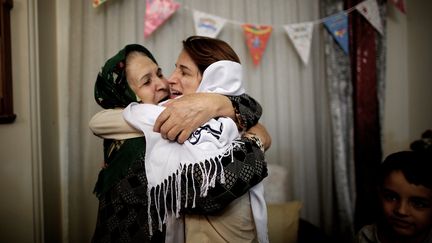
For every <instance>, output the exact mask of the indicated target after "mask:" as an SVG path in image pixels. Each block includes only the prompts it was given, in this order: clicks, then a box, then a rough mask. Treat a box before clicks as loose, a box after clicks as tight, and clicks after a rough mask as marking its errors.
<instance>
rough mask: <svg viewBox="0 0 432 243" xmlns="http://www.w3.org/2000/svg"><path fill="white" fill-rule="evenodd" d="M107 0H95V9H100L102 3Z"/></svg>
mask: <svg viewBox="0 0 432 243" xmlns="http://www.w3.org/2000/svg"><path fill="white" fill-rule="evenodd" d="M106 1H107V0H93V7H94V8H96V7H99V5H101V4H102V3H104V2H106Z"/></svg>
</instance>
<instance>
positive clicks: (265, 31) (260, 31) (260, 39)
mask: <svg viewBox="0 0 432 243" xmlns="http://www.w3.org/2000/svg"><path fill="white" fill-rule="evenodd" d="M242 27H243V30H244V34H245V36H246V44H247V46H248V48H249V52H250V54H251V56H252V60H253V63H254V65H255V66H257V65H258V64H259V63H260V60H261V57H262V55H263V54H264V51H265V48H266V46H267V41H268V39H269V38H270V34H271V32H272V27H271V26H265V25H261V26H257V25H251V24H244V25H242Z"/></svg>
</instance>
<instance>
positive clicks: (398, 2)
mask: <svg viewBox="0 0 432 243" xmlns="http://www.w3.org/2000/svg"><path fill="white" fill-rule="evenodd" d="M391 2H392V3H393V4H394V5H395V6H396V8H398V9H399V10H400V11H401V12H402V13H406V11H405V1H404V0H391Z"/></svg>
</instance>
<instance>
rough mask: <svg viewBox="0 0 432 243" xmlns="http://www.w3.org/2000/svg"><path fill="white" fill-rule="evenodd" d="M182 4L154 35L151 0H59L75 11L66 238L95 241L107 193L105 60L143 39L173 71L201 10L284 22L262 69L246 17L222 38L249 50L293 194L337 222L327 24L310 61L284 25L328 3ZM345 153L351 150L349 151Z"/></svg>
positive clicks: (65, 40)
mask: <svg viewBox="0 0 432 243" xmlns="http://www.w3.org/2000/svg"><path fill="white" fill-rule="evenodd" d="M178 2H179V3H180V4H181V7H180V9H179V10H178V11H177V12H176V13H175V14H174V15H173V16H172V17H171V18H170V19H169V20H168V21H167V22H166V23H165V24H164V25H163V26H161V27H160V28H159V29H157V30H156V31H155V32H154V33H153V34H152V35H151V36H150V37H149V38H147V39H144V34H143V29H144V13H145V1H144V0H109V1H107V2H106V3H104V4H103V5H101V6H100V7H98V8H93V7H92V6H91V1H90V0H88V1H69V2H68V3H65V2H63V1H57V3H58V4H59V6H58V9H63V7H67V8H64V9H68V11H65V10H62V12H67V13H65V15H62V17H61V18H60V19H62V20H61V21H59V24H60V26H59V27H58V29H60V30H64V29H67V30H69V31H61V32H62V35H61V36H59V40H60V42H61V43H60V44H59V46H60V47H61V46H65V47H66V50H59V53H60V55H59V58H62V59H63V58H64V59H65V60H66V61H64V62H62V64H61V69H60V71H61V74H60V75H59V77H61V79H60V85H59V87H60V90H59V94H60V96H61V97H60V98H59V100H60V102H61V103H60V104H59V105H60V109H61V110H62V111H61V114H62V115H63V116H64V117H62V119H61V121H62V124H61V125H60V127H62V130H63V131H62V132H61V138H60V139H61V143H62V144H64V145H66V146H67V149H64V150H63V151H61V153H62V180H63V185H62V195H63V200H62V206H63V213H64V222H63V228H64V241H69V242H87V241H89V239H90V237H91V235H92V233H93V230H94V227H95V220H96V211H97V205H98V201H97V199H96V197H95V196H94V195H93V194H92V190H93V186H94V183H95V182H96V178H97V174H98V171H99V170H100V165H101V164H102V162H103V156H102V140H101V139H99V138H97V137H95V136H94V135H93V134H91V132H90V131H89V129H88V121H89V120H90V118H91V116H92V115H93V114H95V113H96V112H97V111H99V110H101V108H100V107H98V106H97V104H96V102H95V101H94V98H93V85H94V82H95V80H96V75H97V73H98V71H99V69H100V67H101V66H102V64H103V63H104V61H105V60H106V59H107V58H108V57H110V56H112V55H114V54H115V53H116V52H117V51H118V50H119V49H121V48H122V47H124V46H125V45H126V44H128V43H140V44H143V45H145V46H146V47H147V48H148V49H150V50H151V51H152V52H153V53H154V55H155V57H156V59H157V60H158V62H159V64H160V65H161V67H162V69H163V71H164V73H165V75H169V74H170V72H171V71H172V70H173V67H174V62H175V59H176V58H177V55H178V53H179V51H180V48H181V40H183V39H185V38H186V37H188V36H189V35H193V34H194V27H193V17H192V12H191V9H196V10H200V11H203V12H207V13H209V14H213V15H217V16H220V17H223V18H226V19H229V20H232V21H233V22H236V23H254V24H270V25H272V26H273V27H274V29H273V33H272V35H271V37H270V40H269V42H268V45H267V49H266V51H265V53H264V55H263V58H262V60H261V63H260V65H259V66H258V67H255V66H254V65H253V62H252V58H251V57H250V55H249V52H248V49H247V47H246V44H245V39H244V36H243V31H242V29H241V27H240V25H238V24H234V23H227V24H226V26H225V27H224V29H223V30H222V32H221V33H220V35H219V36H218V38H220V39H222V40H225V41H227V42H228V43H229V44H230V45H232V47H233V48H234V49H235V51H236V52H237V53H238V54H239V56H240V59H241V61H242V64H243V67H244V70H245V72H244V77H245V87H246V90H247V92H248V93H249V94H251V95H252V96H253V97H255V98H256V99H257V100H258V101H259V102H260V103H261V104H262V106H263V110H264V113H263V117H262V119H261V122H262V123H263V124H264V125H265V126H266V127H267V129H268V131H269V132H270V134H271V136H272V138H273V143H272V147H271V148H270V149H269V150H268V152H267V153H266V157H267V160H268V162H269V163H274V164H279V165H281V166H284V167H285V168H287V170H288V173H289V178H290V180H289V183H288V185H286V193H288V195H289V199H290V200H300V201H302V202H303V208H302V211H301V216H302V218H304V219H306V220H308V221H309V222H311V223H313V224H315V225H317V226H320V227H322V228H323V229H326V230H327V231H330V230H331V229H332V228H333V221H334V219H333V212H334V207H333V206H334V204H335V203H334V202H333V199H334V198H337V200H342V201H343V200H344V197H345V199H347V198H346V197H347V196H346V195H345V196H342V198H339V197H335V196H334V194H333V191H334V188H333V183H334V182H333V177H334V176H338V175H339V173H342V172H340V171H339V172H337V171H336V172H335V169H334V168H333V166H334V164H333V159H334V158H332V154H333V151H332V147H333V143H332V141H333V139H332V138H331V137H332V136H333V135H334V134H332V133H331V131H332V129H331V125H330V124H331V123H330V117H331V116H333V114H331V113H330V108H329V98H328V91H327V84H326V82H325V75H324V71H325V70H324V66H323V63H324V53H325V50H324V46H323V45H322V41H323V40H322V33H323V27H322V26H321V25H316V26H315V27H314V32H313V34H314V35H313V42H312V47H311V57H310V60H309V63H308V64H307V65H304V64H303V63H302V62H301V59H300V58H299V56H298V54H297V53H296V51H295V48H294V46H293V45H292V43H291V41H290V40H289V38H288V36H287V34H286V33H285V31H284V29H283V28H282V25H285V24H290V23H300V22H304V21H312V20H317V19H319V16H320V15H319V14H320V13H319V1H317V0H307V1H304V0H303V1H301V0H273V1H260V0H221V1H211V0H204V1H202V0H182V1H180V0H179V1H178ZM63 18H66V19H63ZM349 135H350V134H345V135H344V136H345V137H346V138H348V137H349ZM343 141H344V140H343ZM343 141H340V142H343ZM333 142H334V141H333ZM345 149H350V148H349V147H347V148H345ZM343 159H346V158H340V160H343ZM347 171H349V168H348V170H347ZM346 180H348V179H346ZM346 183H348V184H349V182H346ZM350 197H351V196H348V199H350ZM344 203H345V202H344ZM346 213H347V214H349V213H350V212H349V211H347V212H346Z"/></svg>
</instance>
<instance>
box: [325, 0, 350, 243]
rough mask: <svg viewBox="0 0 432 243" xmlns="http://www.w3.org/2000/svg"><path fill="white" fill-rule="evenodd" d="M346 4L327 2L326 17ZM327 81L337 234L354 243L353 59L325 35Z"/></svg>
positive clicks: (328, 0) (329, 36)
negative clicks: (352, 240)
mask: <svg viewBox="0 0 432 243" xmlns="http://www.w3.org/2000/svg"><path fill="white" fill-rule="evenodd" d="M343 7H344V5H343V1H340V0H326V1H324V2H323V8H322V11H323V13H322V15H323V17H324V16H329V15H332V14H336V13H338V12H340V11H342V10H344V8H343ZM324 37H325V40H324V42H325V50H326V53H325V57H326V64H325V66H326V80H327V90H328V94H329V100H330V107H331V109H330V114H331V127H332V144H333V146H332V149H333V150H332V168H333V173H334V176H333V181H334V190H335V193H334V196H335V198H336V200H335V201H336V202H335V205H334V212H335V218H336V219H337V221H338V222H339V223H338V224H337V225H335V226H336V227H335V228H334V234H337V235H338V238H340V239H342V240H343V241H342V242H350V239H352V235H353V234H354V229H353V223H354V202H355V181H354V179H355V175H354V172H355V170H354V140H353V139H354V138H353V102H352V98H353V96H352V95H353V86H352V80H351V69H350V59H349V56H348V55H346V54H345V53H344V52H343V50H342V49H341V48H340V47H339V46H338V44H336V42H335V41H334V39H333V37H332V36H331V35H330V34H329V33H327V32H325V33H324Z"/></svg>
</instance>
